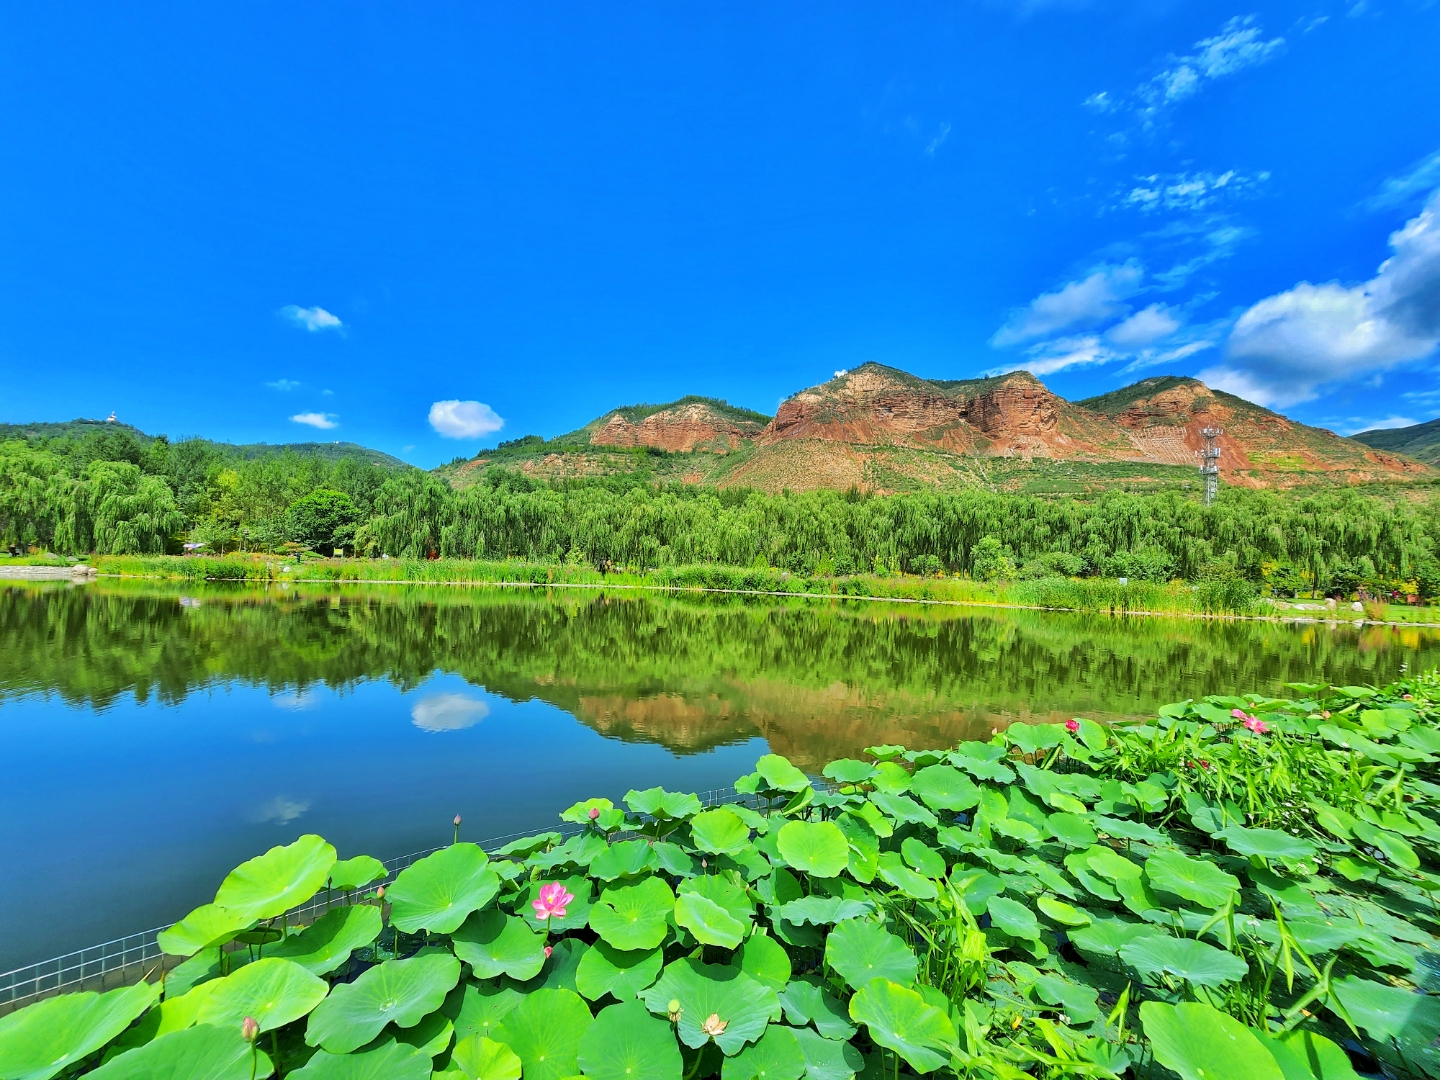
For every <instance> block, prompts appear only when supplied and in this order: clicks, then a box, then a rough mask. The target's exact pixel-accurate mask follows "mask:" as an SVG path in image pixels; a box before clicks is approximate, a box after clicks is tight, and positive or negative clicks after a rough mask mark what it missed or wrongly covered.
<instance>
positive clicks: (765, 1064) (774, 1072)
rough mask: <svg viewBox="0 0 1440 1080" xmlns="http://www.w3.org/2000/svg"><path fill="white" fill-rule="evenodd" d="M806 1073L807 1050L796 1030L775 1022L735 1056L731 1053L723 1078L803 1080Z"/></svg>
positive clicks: (723, 1079)
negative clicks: (798, 1037) (805, 1050)
mask: <svg viewBox="0 0 1440 1080" xmlns="http://www.w3.org/2000/svg"><path fill="white" fill-rule="evenodd" d="M804 1075H805V1052H804V1051H803V1050H801V1049H800V1040H799V1039H797V1038H796V1037H795V1033H794V1032H793V1031H791V1030H790V1029H789V1028H787V1027H782V1026H781V1025H779V1024H771V1025H770V1026H769V1027H768V1028H766V1029H765V1034H764V1035H762V1036H760V1038H759V1040H758V1041H757V1042H755V1043H754V1044H753V1045H751V1046H747V1047H745V1049H743V1050H741V1051H740V1053H738V1054H736V1055H735V1056H734V1057H727V1058H726V1059H725V1064H724V1066H723V1067H722V1069H721V1070H720V1077H721V1080H800V1077H802V1076H804Z"/></svg>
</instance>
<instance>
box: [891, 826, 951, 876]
mask: <svg viewBox="0 0 1440 1080" xmlns="http://www.w3.org/2000/svg"><path fill="white" fill-rule="evenodd" d="M900 853H901V854H902V855H903V856H904V857H905V861H906V862H907V863H909V864H910V865H911V866H912V867H914V869H915V870H916V872H918V873H921V874H924V875H925V876H926V877H928V878H934V879H935V880H937V881H939V880H941V879H943V878H944V877H945V870H946V867H945V856H943V855H941V854H940V853H939V852H938V851H936V850H935V849H934V848H932V847H930V846H929V845H928V844H924V843H921V842H920V841H919V840H917V839H915V837H913V836H907V837H906V838H905V839H904V840H903V841H901V843H900Z"/></svg>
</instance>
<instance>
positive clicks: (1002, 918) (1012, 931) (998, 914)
mask: <svg viewBox="0 0 1440 1080" xmlns="http://www.w3.org/2000/svg"><path fill="white" fill-rule="evenodd" d="M987 910H988V911H989V912H990V920H991V922H992V923H993V924H994V925H995V926H998V927H999V928H1000V929H1001V930H1004V931H1005V933H1007V934H1009V935H1010V936H1011V937H1018V938H1025V939H1026V940H1028V941H1039V940H1040V923H1039V922H1037V921H1036V919H1035V913H1034V912H1033V911H1031V910H1030V909H1029V908H1027V907H1026V906H1025V905H1024V904H1021V903H1017V902H1016V901H1014V900H1011V899H1009V898H1008V897H1004V896H992V897H991V898H990V903H989V905H988V907H987Z"/></svg>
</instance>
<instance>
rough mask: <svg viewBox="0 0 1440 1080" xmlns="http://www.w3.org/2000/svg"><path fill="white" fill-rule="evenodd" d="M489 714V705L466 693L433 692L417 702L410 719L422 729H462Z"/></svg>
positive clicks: (472, 725)
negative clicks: (467, 695)
mask: <svg viewBox="0 0 1440 1080" xmlns="http://www.w3.org/2000/svg"><path fill="white" fill-rule="evenodd" d="M489 714H490V706H489V705H486V704H485V702H483V701H476V700H475V699H474V698H471V697H466V696H465V695H464V694H432V695H430V696H429V697H427V698H421V699H420V700H419V701H417V702H416V703H415V707H414V708H413V709H411V710H410V720H411V722H412V723H413V724H414V725H415V726H416V727H418V728H419V729H420V730H421V731H461V730H463V729H464V728H468V727H474V726H475V725H476V724H478V723H479V722H480V721H481V720H484V719H485V717H486V716H488V715H489Z"/></svg>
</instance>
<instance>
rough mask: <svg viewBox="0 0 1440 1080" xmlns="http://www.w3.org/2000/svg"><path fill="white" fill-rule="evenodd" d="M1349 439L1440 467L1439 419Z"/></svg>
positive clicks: (1383, 429)
mask: <svg viewBox="0 0 1440 1080" xmlns="http://www.w3.org/2000/svg"><path fill="white" fill-rule="evenodd" d="M1350 437H1351V438H1352V439H1354V440H1355V441H1356V442H1362V443H1364V444H1365V445H1366V446H1373V447H1374V448H1375V449H1376V450H1388V451H1390V452H1391V453H1394V454H1409V455H1410V456H1411V457H1413V458H1419V459H1420V460H1421V461H1423V462H1425V463H1426V464H1428V465H1440V419H1435V420H1427V421H1426V422H1425V423H1423V424H1412V425H1411V426H1410V427H1402V428H1377V429H1376V430H1374V431H1362V432H1360V434H1358V435H1351V436H1350Z"/></svg>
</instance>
